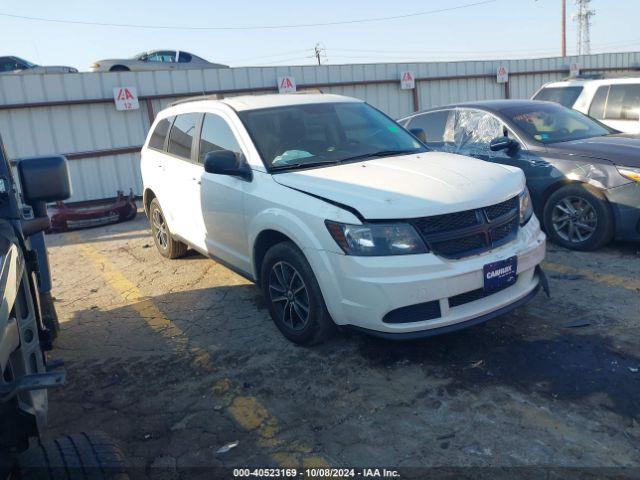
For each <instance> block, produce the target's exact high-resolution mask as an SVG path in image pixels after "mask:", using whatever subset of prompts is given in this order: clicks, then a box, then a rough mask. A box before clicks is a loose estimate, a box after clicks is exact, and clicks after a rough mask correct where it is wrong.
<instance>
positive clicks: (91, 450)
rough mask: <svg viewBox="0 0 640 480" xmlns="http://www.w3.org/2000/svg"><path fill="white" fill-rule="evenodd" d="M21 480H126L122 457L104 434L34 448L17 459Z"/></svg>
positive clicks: (77, 436) (75, 436) (70, 437)
mask: <svg viewBox="0 0 640 480" xmlns="http://www.w3.org/2000/svg"><path fill="white" fill-rule="evenodd" d="M18 471H19V474H20V476H19V478H21V479H23V480H45V479H46V480H49V479H50V480H59V479H60V480H66V479H69V480H72V479H79V478H82V479H84V478H92V479H96V480H98V479H100V480H128V479H129V475H128V474H127V472H126V468H125V459H124V455H123V454H122V452H121V451H120V449H119V448H118V447H117V446H116V444H115V443H114V442H113V440H111V439H110V438H109V437H107V436H106V435H105V434H104V433H101V432H94V433H91V434H87V433H76V434H73V435H65V436H62V437H59V438H57V439H55V440H52V441H47V442H42V441H40V440H38V441H37V444H36V445H34V446H33V447H31V448H30V449H29V450H27V451H26V452H24V453H22V454H20V456H19V458H18Z"/></svg>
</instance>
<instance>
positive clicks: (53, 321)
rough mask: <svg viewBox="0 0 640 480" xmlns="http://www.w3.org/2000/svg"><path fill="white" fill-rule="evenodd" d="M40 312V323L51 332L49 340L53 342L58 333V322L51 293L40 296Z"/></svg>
mask: <svg viewBox="0 0 640 480" xmlns="http://www.w3.org/2000/svg"><path fill="white" fill-rule="evenodd" d="M40 310H41V311H42V323H44V326H45V327H46V328H47V330H49V331H50V332H51V340H55V339H56V338H57V337H58V333H59V332H60V322H59V321H58V314H57V313H56V306H55V305H54V304H53V297H52V296H51V292H48V293H41V294H40Z"/></svg>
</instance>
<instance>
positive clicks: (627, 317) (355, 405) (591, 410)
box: [48, 215, 640, 478]
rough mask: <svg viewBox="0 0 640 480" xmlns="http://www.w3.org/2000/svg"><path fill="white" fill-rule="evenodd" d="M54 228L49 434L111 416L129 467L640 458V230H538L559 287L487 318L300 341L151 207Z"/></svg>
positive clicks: (630, 463)
mask: <svg viewBox="0 0 640 480" xmlns="http://www.w3.org/2000/svg"><path fill="white" fill-rule="evenodd" d="M48 242H49V244H50V245H51V247H52V248H51V250H50V255H51V261H52V267H53V273H54V285H55V290H54V294H55V297H56V299H57V307H58V312H59V315H60V317H61V321H62V331H61V335H60V338H59V340H58V342H57V348H56V350H55V351H54V352H52V357H53V358H62V359H64V360H65V362H66V368H67V371H68V385H67V387H66V388H64V389H61V390H56V391H53V392H52V394H51V397H50V399H51V407H52V408H51V412H50V414H51V422H50V423H51V426H52V428H51V430H50V432H49V435H50V436H54V435H58V434H61V433H64V432H70V431H80V430H103V431H106V432H107V433H109V434H110V435H112V436H113V437H114V438H115V439H117V440H118V441H119V443H120V444H121V446H122V447H123V449H124V450H125V452H126V454H127V455H128V457H129V460H130V462H131V464H132V465H133V466H135V467H137V470H136V471H137V472H138V473H139V474H141V475H142V474H149V473H154V472H155V473H161V474H162V475H163V476H164V477H165V478H171V476H172V472H173V470H174V469H175V468H176V467H177V468H181V467H197V466H225V467H229V466H243V467H247V466H249V467H267V466H278V465H294V466H298V467H300V466H309V465H331V466H335V467H379V468H381V467H385V466H386V467H425V466H431V467H434V466H467V467H488V466H490V467H495V466H500V467H512V466H527V465H547V466H549V465H550V466H568V467H572V466H574V467H575V466H580V467H621V466H626V467H639V466H640V450H639V448H640V423H639V422H640V356H639V354H638V352H639V351H640V332H639V329H638V325H639V321H640V255H639V254H638V250H640V246H638V245H629V244H626V245H624V244H622V245H621V244H616V245H613V246H611V247H609V248H607V249H605V250H603V251H600V252H597V253H576V252H569V251H566V250H563V249H560V248H558V247H554V246H552V245H550V246H549V251H548V255H547V264H546V271H547V274H548V276H549V279H550V283H551V288H552V298H551V299H547V298H545V297H544V296H543V295H542V294H540V295H539V296H538V297H537V298H536V299H535V300H534V301H533V302H532V303H530V304H529V305H528V306H526V307H523V308H520V309H519V310H516V311H515V312H514V313H512V314H510V315H507V316H505V317H503V318H500V319H497V320H493V321H491V322H489V323H487V324H485V325H483V326H479V327H475V328H472V329H468V330H465V331H462V332H459V333H454V334H449V335H446V336H441V337H435V338H431V339H428V340H424V341H420V342H412V343H392V342H389V341H382V340H377V339H373V338H369V337H366V336H363V335H360V334H350V335H339V336H338V337H337V338H335V339H333V340H332V341H330V342H329V343H327V344H325V345H321V346H317V347H313V348H301V347H296V346H294V345H292V344H290V343H288V342H287V341H286V340H285V339H284V338H283V337H282V336H281V335H280V334H279V332H278V331H277V330H276V328H275V326H274V325H273V324H272V323H271V321H270V319H269V317H268V313H267V311H266V309H265V308H264V306H263V303H262V300H261V296H260V292H259V291H258V289H257V288H256V287H255V286H254V285H252V284H250V283H248V282H247V281H246V280H244V279H242V278H241V277H239V276H237V275H235V274H234V273H232V272H230V271H229V270H227V269H226V268H224V267H222V266H221V265H218V264H216V263H215V262H213V261H212V260H209V259H205V258H204V257H202V256H200V255H198V254H195V253H194V254H190V255H189V256H188V257H187V258H185V259H182V260H173V261H171V260H166V259H164V258H162V257H160V255H159V254H158V253H157V252H156V250H155V247H154V246H153V242H152V239H151V237H150V236H149V233H148V230H147V223H146V219H145V218H144V215H139V216H138V218H137V219H136V220H135V221H133V222H129V223H126V224H120V225H114V226H111V227H105V228H98V229H92V230H85V231H81V232H77V233H71V234H61V235H51V236H49V237H48ZM580 324H586V325H582V326H577V325H580ZM234 441H238V442H239V444H238V445H237V447H235V448H233V449H231V450H230V451H228V452H227V453H216V452H217V450H218V449H219V448H220V447H221V446H223V445H225V444H228V443H229V442H234ZM411 471H412V470H411V469H410V468H409V469H408V470H407V472H411ZM209 478H211V477H209Z"/></svg>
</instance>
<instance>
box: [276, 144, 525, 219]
mask: <svg viewBox="0 0 640 480" xmlns="http://www.w3.org/2000/svg"><path fill="white" fill-rule="evenodd" d="M273 178H274V180H275V181H276V182H278V183H279V184H281V185H284V186H287V187H290V188H294V189H296V190H299V191H302V192H305V193H309V194H311V195H314V196H317V197H321V198H323V199H327V200H329V201H331V202H335V203H337V204H341V205H346V206H348V207H351V208H354V209H356V210H357V211H358V212H359V213H360V214H361V215H362V216H363V217H364V218H367V219H397V218H415V217H424V216H430V215H440V214H443V213H452V212H457V211H462V210H469V209H473V208H479V207H485V206H487V205H493V204H495V203H499V202H501V201H504V200H507V199H508V198H511V197H513V196H514V195H517V194H518V193H520V192H521V191H522V189H523V188H524V184H525V182H524V175H523V174H522V171H521V170H520V169H518V168H515V167H509V166H506V165H498V164H493V163H488V162H484V161H481V160H476V159H473V158H470V157H464V156H461V155H454V154H450V153H439V152H428V153H419V154H412V155H402V156H398V157H386V158H380V159H375V160H369V161H364V162H357V163H348V164H343V165H334V166H330V167H322V168H315V169H310V170H302V171H297V172H286V173H278V174H274V175H273Z"/></svg>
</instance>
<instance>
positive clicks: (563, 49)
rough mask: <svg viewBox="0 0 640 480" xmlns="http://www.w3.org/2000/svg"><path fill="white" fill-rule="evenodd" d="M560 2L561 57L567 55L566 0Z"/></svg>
mask: <svg viewBox="0 0 640 480" xmlns="http://www.w3.org/2000/svg"><path fill="white" fill-rule="evenodd" d="M561 2H562V42H561V45H562V46H561V49H560V51H561V53H562V57H563V58H564V57H566V56H567V0H561Z"/></svg>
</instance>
